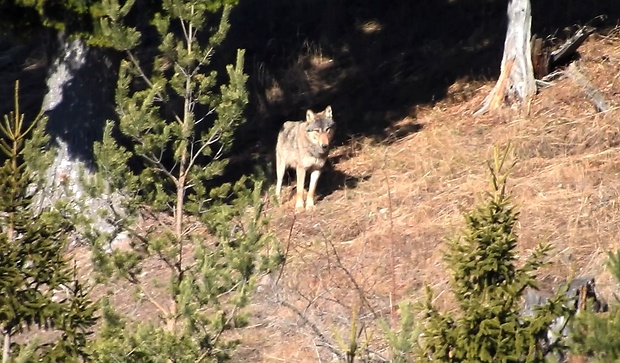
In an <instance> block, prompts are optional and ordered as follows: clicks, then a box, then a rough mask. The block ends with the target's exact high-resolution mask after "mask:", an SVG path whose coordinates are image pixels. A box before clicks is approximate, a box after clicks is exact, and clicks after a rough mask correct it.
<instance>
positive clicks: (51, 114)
mask: <svg viewBox="0 0 620 363" xmlns="http://www.w3.org/2000/svg"><path fill="white" fill-rule="evenodd" d="M119 63H120V58H119V56H118V55H117V54H114V53H113V52H111V51H109V50H105V49H100V48H88V50H87V53H86V55H85V61H84V64H83V65H82V66H80V67H76V68H75V69H72V70H70V72H71V73H72V78H70V79H69V80H68V81H67V83H65V85H64V86H63V87H62V92H61V94H59V95H54V97H57V99H58V100H59V102H57V103H56V104H54V105H53V107H52V108H51V110H49V111H47V112H46V115H47V116H48V122H47V131H48V132H49V134H50V135H51V136H52V138H53V139H54V140H57V139H60V140H62V141H63V142H66V143H67V147H68V151H69V155H70V156H71V157H73V158H76V159H78V160H80V161H82V162H84V163H85V164H86V165H87V166H90V167H92V166H93V163H94V154H93V151H94V150H93V145H94V143H95V141H100V140H101V139H102V138H103V131H104V127H105V124H106V121H107V120H114V119H116V112H115V107H114V96H115V92H116V78H117V69H118V66H119ZM65 66H66V65H65ZM55 71H57V69H56V68H55V67H54V66H52V69H51V72H55ZM52 77H55V73H52Z"/></svg>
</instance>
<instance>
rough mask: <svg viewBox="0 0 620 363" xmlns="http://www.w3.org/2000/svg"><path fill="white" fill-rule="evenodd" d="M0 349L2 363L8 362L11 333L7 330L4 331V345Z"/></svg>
mask: <svg viewBox="0 0 620 363" xmlns="http://www.w3.org/2000/svg"><path fill="white" fill-rule="evenodd" d="M2 349H3V350H2V363H8V362H9V351H10V349H11V335H10V334H9V332H8V331H5V332H4V347H3V348H2Z"/></svg>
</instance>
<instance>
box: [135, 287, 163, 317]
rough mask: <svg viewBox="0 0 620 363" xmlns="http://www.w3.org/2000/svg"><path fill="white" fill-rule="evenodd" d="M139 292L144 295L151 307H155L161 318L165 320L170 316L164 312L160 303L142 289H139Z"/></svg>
mask: <svg viewBox="0 0 620 363" xmlns="http://www.w3.org/2000/svg"><path fill="white" fill-rule="evenodd" d="M140 292H142V294H144V296H145V297H146V299H147V300H148V301H149V302H150V303H151V304H153V306H155V307H156V308H157V310H159V311H160V312H161V313H162V315H163V318H167V316H168V315H169V314H170V312H169V311H167V310H166V308H164V307H163V306H162V305H161V304H160V303H158V302H157V301H156V300H155V299H154V298H153V297H152V296H151V295H150V294H149V293H148V292H147V291H146V289H144V288H141V289H140Z"/></svg>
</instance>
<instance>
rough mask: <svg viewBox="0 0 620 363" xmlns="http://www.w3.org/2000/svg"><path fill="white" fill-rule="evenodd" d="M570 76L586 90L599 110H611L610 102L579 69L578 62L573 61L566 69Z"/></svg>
mask: <svg viewBox="0 0 620 363" xmlns="http://www.w3.org/2000/svg"><path fill="white" fill-rule="evenodd" d="M566 74H567V75H568V78H570V79H572V80H573V81H574V82H575V83H577V85H579V87H580V88H581V89H582V90H583V91H584V92H585V94H586V95H587V96H588V98H589V99H590V101H591V102H592V104H594V107H595V108H596V110H597V111H598V112H605V111H607V110H609V107H610V106H609V102H608V101H607V99H605V96H604V95H603V93H602V92H601V91H599V90H598V89H597V88H596V87H594V85H593V84H592V83H591V82H590V81H589V80H588V78H587V77H586V76H585V75H584V74H583V73H582V72H581V71H580V70H579V67H578V66H577V63H575V62H573V63H571V64H570V65H569V66H568V68H567V69H566Z"/></svg>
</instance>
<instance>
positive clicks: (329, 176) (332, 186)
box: [316, 168, 370, 200]
mask: <svg viewBox="0 0 620 363" xmlns="http://www.w3.org/2000/svg"><path fill="white" fill-rule="evenodd" d="M369 178H370V175H365V176H354V175H349V174H347V173H344V172H342V171H340V170H336V169H334V168H326V169H325V170H324V171H323V173H321V178H320V179H319V183H318V185H317V187H316V189H317V200H321V199H323V198H325V197H327V196H328V195H331V194H332V193H334V192H336V191H338V190H343V189H355V188H356V187H357V185H358V184H359V183H361V182H363V181H366V180H368V179H369Z"/></svg>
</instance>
